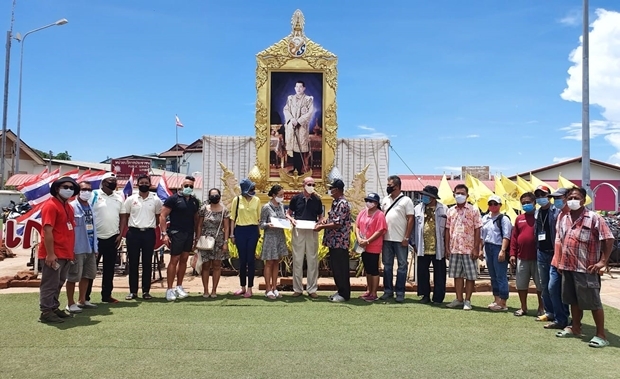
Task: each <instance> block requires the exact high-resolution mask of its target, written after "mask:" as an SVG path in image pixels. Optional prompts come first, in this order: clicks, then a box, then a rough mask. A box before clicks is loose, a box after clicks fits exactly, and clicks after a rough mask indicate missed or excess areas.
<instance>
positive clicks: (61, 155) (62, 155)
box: [34, 149, 71, 161]
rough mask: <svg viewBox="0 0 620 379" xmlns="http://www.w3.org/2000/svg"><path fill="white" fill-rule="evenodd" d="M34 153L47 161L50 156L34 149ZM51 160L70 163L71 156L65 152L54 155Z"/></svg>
mask: <svg viewBox="0 0 620 379" xmlns="http://www.w3.org/2000/svg"><path fill="white" fill-rule="evenodd" d="M34 151H35V152H36V153H37V154H39V156H40V157H41V158H45V159H49V158H50V154H49V153H46V152H45V151H42V150H38V149H34ZM52 154H53V153H52ZM51 158H52V159H59V160H61V161H70V160H71V154H69V152H68V151H67V150H65V151H64V152H63V153H58V154H56V155H52V156H51Z"/></svg>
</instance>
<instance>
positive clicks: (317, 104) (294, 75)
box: [269, 71, 323, 179]
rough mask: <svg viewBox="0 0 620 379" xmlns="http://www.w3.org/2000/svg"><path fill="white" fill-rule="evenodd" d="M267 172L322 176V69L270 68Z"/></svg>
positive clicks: (270, 173) (276, 174)
mask: <svg viewBox="0 0 620 379" xmlns="http://www.w3.org/2000/svg"><path fill="white" fill-rule="evenodd" d="M270 75H271V81H270V83H271V90H270V96H269V103H270V104H269V105H270V116H269V124H270V130H271V135H270V153H269V176H270V177H279V175H280V174H279V172H280V170H284V171H285V172H286V173H287V174H291V175H292V174H295V172H296V173H297V174H298V175H304V176H306V175H310V176H312V177H313V178H315V179H320V178H321V177H322V161H323V157H322V151H323V149H322V135H323V73H320V72H290V71H289V72H283V71H272V72H271V73H270Z"/></svg>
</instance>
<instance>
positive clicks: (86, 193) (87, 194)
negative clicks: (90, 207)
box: [80, 191, 92, 201]
mask: <svg viewBox="0 0 620 379" xmlns="http://www.w3.org/2000/svg"><path fill="white" fill-rule="evenodd" d="M90 195H92V192H91V191H80V200H82V201H88V200H90Z"/></svg>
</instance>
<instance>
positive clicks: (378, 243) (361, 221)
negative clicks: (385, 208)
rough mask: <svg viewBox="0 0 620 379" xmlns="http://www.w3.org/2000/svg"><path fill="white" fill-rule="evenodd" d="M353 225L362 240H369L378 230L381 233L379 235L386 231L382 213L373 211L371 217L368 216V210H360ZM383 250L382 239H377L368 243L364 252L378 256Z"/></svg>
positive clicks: (385, 222)
mask: <svg viewBox="0 0 620 379" xmlns="http://www.w3.org/2000/svg"><path fill="white" fill-rule="evenodd" d="M355 225H356V227H357V229H359V231H360V233H361V234H362V235H363V236H364V238H365V239H366V238H370V237H372V235H373V234H375V233H376V232H377V231H378V230H381V231H383V232H382V233H381V235H383V234H385V232H386V231H387V221H385V214H384V213H383V212H382V211H379V210H377V211H375V213H374V214H373V215H372V216H369V215H368V208H366V209H362V211H361V212H360V214H358V215H357V220H355ZM382 248H383V237H381V236H380V237H378V238H376V239H375V240H374V241H372V242H370V243H369V244H368V245H367V246H366V247H365V248H364V251H365V252H367V253H374V254H380V253H381V249H382Z"/></svg>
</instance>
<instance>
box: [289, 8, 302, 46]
mask: <svg viewBox="0 0 620 379" xmlns="http://www.w3.org/2000/svg"><path fill="white" fill-rule="evenodd" d="M291 26H292V27H293V31H292V32H291V35H290V36H289V37H288V52H289V54H291V55H292V56H293V57H301V56H303V55H304V53H305V52H306V36H305V35H304V14H303V13H301V11H300V10H299V9H297V10H296V11H295V13H293V18H292V20H291Z"/></svg>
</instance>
